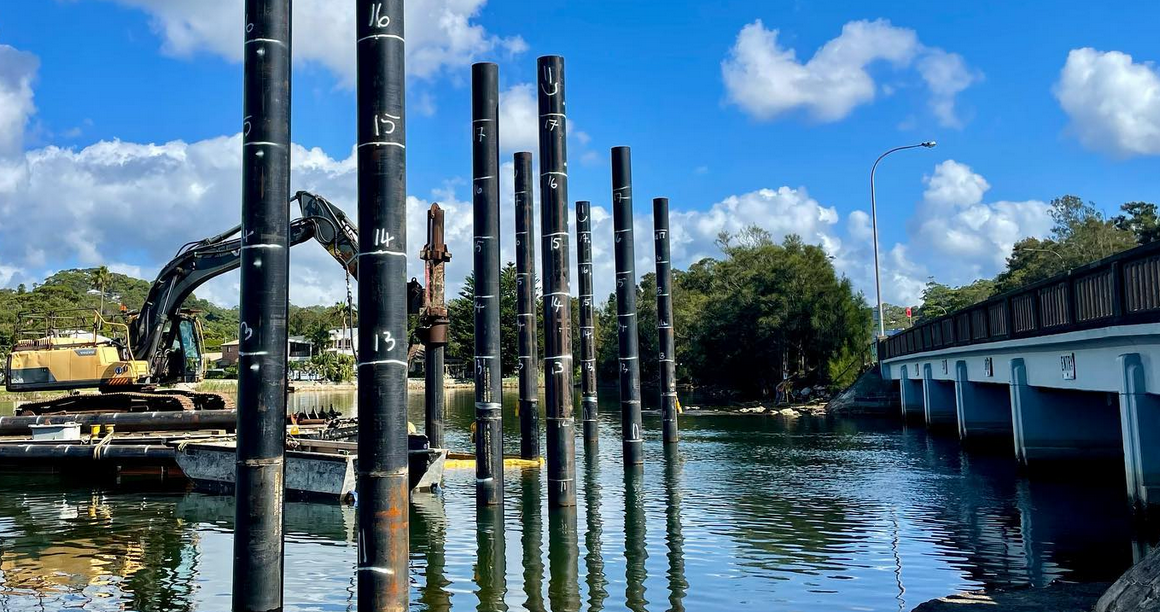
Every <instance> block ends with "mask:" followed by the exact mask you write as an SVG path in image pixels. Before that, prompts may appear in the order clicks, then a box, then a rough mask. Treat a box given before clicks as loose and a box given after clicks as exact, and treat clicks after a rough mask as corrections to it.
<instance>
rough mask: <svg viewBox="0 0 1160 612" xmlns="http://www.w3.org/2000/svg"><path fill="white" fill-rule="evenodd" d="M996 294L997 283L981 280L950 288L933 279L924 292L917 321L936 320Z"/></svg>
mask: <svg viewBox="0 0 1160 612" xmlns="http://www.w3.org/2000/svg"><path fill="white" fill-rule="evenodd" d="M994 293H995V282H994V281H992V280H989V279H980V280H977V281H975V282H973V283H971V284H969V285H963V286H962V287H948V286H947V285H944V284H942V283H938V282H935V281H934V279H933V278H932V279H931V280H930V281H928V282H927V283H926V288H924V289H923V290H922V306H921V307H919V309H918V312H917V313H916V314H917V317H916V319H917V321H916V322H921V321H922V320H925V319H934V318H936V317H941V316H942V315H945V314H948V313H951V312H954V311H956V310H959V309H961V308H966V307H967V306H971V305H973V304H978V303H979V302H982V301H984V300H986V299H987V298H989V297H991V296H992V295H994Z"/></svg>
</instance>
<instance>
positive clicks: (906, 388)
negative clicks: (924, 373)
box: [898, 366, 926, 421]
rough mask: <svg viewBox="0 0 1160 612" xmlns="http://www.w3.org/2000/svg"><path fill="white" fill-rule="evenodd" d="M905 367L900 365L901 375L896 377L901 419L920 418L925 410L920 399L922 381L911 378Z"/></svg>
mask: <svg viewBox="0 0 1160 612" xmlns="http://www.w3.org/2000/svg"><path fill="white" fill-rule="evenodd" d="M906 368H907V366H902V376H901V377H900V378H899V379H898V386H899V392H900V396H901V403H902V420H903V421H909V420H911V419H914V420H921V419H923V418H924V417H923V415H924V414H925V412H926V408H925V407H924V406H923V399H922V381H920V380H912V379H911V378H910V374H909V373H908V372H907V370H906Z"/></svg>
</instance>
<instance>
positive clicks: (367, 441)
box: [355, 0, 410, 612]
mask: <svg viewBox="0 0 1160 612" xmlns="http://www.w3.org/2000/svg"><path fill="white" fill-rule="evenodd" d="M355 6H356V16H357V17H356V19H355V21H356V24H357V25H356V40H357V43H356V46H357V55H358V71H357V86H358V93H357V99H358V108H357V117H358V129H357V133H358V148H357V150H358V226H359V245H360V252H359V283H358V298H359V299H358V302H359V326H358V341H359V343H358V359H359V363H358V383H359V384H358V418H359V431H358V495H359V500H358V528H359V534H358V547H359V550H358V609H359V610H360V611H367V612H369V611H374V612H381V611H385V610H406V609H407V607H408V603H407V602H408V598H409V593H408V588H409V580H408V570H407V567H408V566H407V558H408V535H409V522H410V516H409V511H410V508H409V488H410V487H409V486H408V485H409V483H408V473H407V472H408V471H407V349H408V346H407V254H406V253H407V176H406V171H407V155H406V151H407V149H406V133H405V132H406V131H405V119H406V116H405V112H404V111H405V107H404V85H405V72H404V59H405V55H404V39H403V33H404V29H403V0H357V2H356V5H355Z"/></svg>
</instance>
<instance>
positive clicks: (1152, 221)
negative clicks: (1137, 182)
mask: <svg viewBox="0 0 1160 612" xmlns="http://www.w3.org/2000/svg"><path fill="white" fill-rule="evenodd" d="M1120 210H1121V211H1123V212H1124V214H1122V215H1119V216H1117V217H1115V218H1113V219H1112V220H1113V221H1114V222H1115V224H1116V227H1117V228H1119V229H1121V230H1124V231H1128V232H1132V234H1133V235H1134V236H1135V237H1136V242H1139V243H1140V244H1148V243H1151V242H1156V241H1157V240H1160V214H1158V213H1157V210H1156V205H1155V204H1153V203H1152V202H1127V203H1125V204H1123V205H1121V206H1120Z"/></svg>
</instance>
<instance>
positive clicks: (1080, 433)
mask: <svg viewBox="0 0 1160 612" xmlns="http://www.w3.org/2000/svg"><path fill="white" fill-rule="evenodd" d="M1027 381H1028V379H1027V365H1026V363H1025V362H1024V360H1023V358H1022V357H1019V358H1015V359H1012V360H1011V385H1010V389H1011V418H1012V425H1013V429H1014V432H1015V457H1016V458H1017V459H1018V460H1019V463H1021V464H1022V465H1024V466H1033V465H1037V464H1039V463H1040V462H1044V461H1051V460H1091V459H1109V458H1114V457H1118V456H1119V455H1120V452H1121V446H1122V444H1123V441H1122V437H1121V435H1120V422H1119V419H1118V418H1117V417H1118V415H1117V414H1116V412H1117V411H1116V410H1115V407H1114V406H1111V405H1110V404H1109V402H1108V399H1107V398H1108V395H1107V394H1106V393H1099V392H1084V391H1073V390H1066V389H1044V388H1039V387H1033V386H1031V385H1030V384H1028V382H1027Z"/></svg>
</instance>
